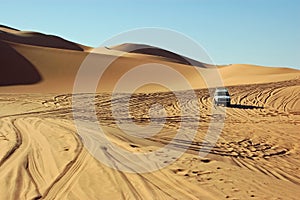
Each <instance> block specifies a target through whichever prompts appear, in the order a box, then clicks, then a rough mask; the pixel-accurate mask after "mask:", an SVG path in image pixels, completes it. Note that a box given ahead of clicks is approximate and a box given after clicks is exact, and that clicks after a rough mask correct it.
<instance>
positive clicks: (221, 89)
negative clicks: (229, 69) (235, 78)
mask: <svg viewBox="0 0 300 200" xmlns="http://www.w3.org/2000/svg"><path fill="white" fill-rule="evenodd" d="M216 91H226V92H227V91H228V90H227V89H226V88H217V89H216Z"/></svg>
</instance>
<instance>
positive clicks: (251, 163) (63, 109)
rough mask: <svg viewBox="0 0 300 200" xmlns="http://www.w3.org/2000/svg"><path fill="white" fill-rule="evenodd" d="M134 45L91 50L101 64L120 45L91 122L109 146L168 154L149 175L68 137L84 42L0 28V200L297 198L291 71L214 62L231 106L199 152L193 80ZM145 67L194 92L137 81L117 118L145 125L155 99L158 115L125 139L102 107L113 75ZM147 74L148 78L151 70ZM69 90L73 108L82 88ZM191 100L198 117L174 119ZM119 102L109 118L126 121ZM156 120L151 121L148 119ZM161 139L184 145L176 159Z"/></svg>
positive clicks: (200, 84) (73, 134)
mask: <svg viewBox="0 0 300 200" xmlns="http://www.w3.org/2000/svg"><path fill="white" fill-rule="evenodd" d="M136 45H138V44H123V45H118V46H114V47H109V48H105V47H103V48H102V49H100V50H98V51H97V52H94V53H93V54H95V56H97V58H98V59H99V60H103V61H105V59H110V58H112V57H117V56H118V55H119V53H120V52H122V56H120V57H117V58H116V60H115V62H114V63H112V65H111V66H110V68H109V69H108V70H107V71H106V72H105V74H104V75H103V77H102V78H101V80H100V82H99V86H98V88H97V94H96V97H95V102H96V111H97V117H98V118H97V119H98V122H99V124H100V126H101V127H102V129H103V130H104V132H105V135H106V136H107V138H108V139H109V140H110V141H111V142H112V143H114V144H116V145H117V146H119V147H121V148H123V149H124V150H126V151H128V152H132V153H141V152H143V153H147V152H155V153H156V154H157V155H158V156H160V157H161V159H163V160H164V159H165V161H166V162H169V161H170V160H172V162H170V164H169V165H167V166H166V167H164V168H162V169H159V170H157V171H153V172H149V173H128V172H124V171H120V170H116V169H113V168H111V167H109V166H106V165H105V164H103V163H102V162H101V161H99V160H97V159H95V158H94V157H93V155H92V154H91V152H89V151H88V150H87V149H86V147H85V145H84V141H83V139H82V137H81V136H80V135H79V134H78V131H77V128H76V126H75V124H74V120H73V119H74V116H73V109H72V91H73V84H74V80H75V76H76V73H77V71H78V69H79V67H80V65H81V63H82V62H83V61H84V59H85V58H86V57H87V56H88V55H89V53H90V52H91V51H92V48H90V47H86V46H83V45H79V44H75V43H72V42H69V41H67V40H64V39H62V38H59V37H56V36H49V35H45V34H41V33H33V32H26V31H19V30H17V29H12V28H9V27H4V26H1V27H0V63H1V68H0V72H1V73H0V108H1V111H0V188H1V189H0V199H298V196H299V195H300V145H299V144H300V143H299V141H300V135H299V128H300V98H299V96H300V71H299V70H296V69H289V68H273V67H263V66H254V65H245V64H232V65H228V66H219V67H218V71H219V73H220V75H221V77H222V79H223V82H224V84H225V85H226V87H227V88H228V89H229V92H230V94H231V97H232V101H231V103H232V104H231V106H230V107H228V108H224V107H220V108H215V109H218V110H219V111H220V112H222V113H225V114H226V118H225V121H224V127H223V129H222V132H221V134H220V137H219V138H218V140H217V142H216V144H215V145H214V146H212V147H211V150H210V151H209V149H210V146H209V145H210V144H208V143H205V142H203V140H204V137H205V134H206V133H207V130H208V127H209V124H210V123H213V122H214V119H215V118H216V117H218V116H215V115H213V114H212V109H213V108H214V107H213V105H212V99H211V97H210V96H209V93H208V90H207V89H206V85H205V81H204V80H203V78H201V76H199V74H197V73H195V68H194V67H192V66H191V65H190V64H189V62H187V63H186V60H185V59H183V60H181V58H182V57H180V56H179V57H178V55H177V54H172V52H169V51H166V50H162V49H156V48H155V49H154V50H153V51H150V50H151V49H153V48H149V49H150V50H149V49H147V50H145V51H138V52H136V51H134V52H131V49H135V48H136ZM146 63H159V64H163V65H168V66H170V67H171V68H173V69H175V70H177V71H178V72H180V73H181V74H182V75H183V76H184V77H185V78H186V79H187V80H188V81H189V82H190V84H191V87H192V88H193V90H194V91H195V94H196V95H197V98H196V99H189V95H188V89H190V88H187V89H186V90H185V89H184V88H181V86H180V85H178V88H179V90H178V91H177V92H178V93H180V94H182V96H184V97H186V101H184V103H183V104H180V105H179V103H178V101H177V99H176V97H175V96H174V94H173V93H172V92H171V91H168V90H167V89H166V88H164V87H157V85H155V84H153V85H150V86H147V87H141V88H139V89H138V90H137V91H136V92H135V93H134V94H132V95H130V118H128V119H127V118H125V119H124V118H122V122H124V121H125V122H126V121H128V125H130V121H131V120H133V121H134V122H135V124H138V125H142V126H143V125H147V124H148V123H149V122H150V121H151V117H150V116H149V113H148V111H149V108H150V107H151V105H152V104H155V103H159V104H161V105H162V106H163V107H164V109H165V111H166V115H167V118H166V121H165V123H164V125H163V129H162V130H161V131H160V132H159V133H157V134H155V135H152V136H149V137H144V138H141V137H134V136H132V135H127V134H125V133H124V132H123V131H122V130H121V129H120V128H119V127H118V126H117V124H116V121H118V120H119V119H118V118H115V116H113V115H112V111H111V106H114V105H115V106H116V107H117V108H118V106H119V107H120V106H121V107H122V105H123V102H124V101H125V100H124V94H125V93H126V92H128V91H126V87H125V89H124V91H123V92H124V94H121V93H120V94H117V98H116V99H113V101H112V96H111V91H112V90H113V88H114V84H115V83H116V82H117V81H118V80H119V79H120V77H122V75H123V74H124V73H126V72H127V71H129V70H130V69H132V68H134V67H135V66H138V65H142V64H146ZM197 63H198V64H197V69H198V70H200V71H201V70H202V71H203V72H205V71H206V70H210V65H208V64H205V63H201V62H198V61H197ZM154 72H155V71H154ZM154 72H153V74H151V73H150V74H149V76H155V73H154ZM88 78H89V77H87V80H88ZM166 79H168V77H167V76H166ZM132 81H134V80H132ZM168 81H169V83H170V84H173V85H175V86H176V84H177V83H176V82H172V80H168ZM128 84H130V83H128ZM125 85H126V84H125ZM80 95H81V98H82V104H81V105H80V106H82V108H84V107H86V104H85V99H86V98H87V96H88V94H84V93H82V94H80ZM196 106H199V108H200V111H201V112H200V120H195V118H194V117H193V116H184V118H180V113H181V110H182V109H186V108H189V109H196ZM121 107H120V108H118V111H119V113H118V116H122V117H123V116H127V115H126V113H123V112H125V111H124V109H122V108H121ZM83 116H85V115H84V113H83ZM160 117H161V116H160V115H157V116H156V118H155V119H156V120H157V121H158V122H159V120H160ZM182 120H184V122H186V123H187V124H189V126H188V127H187V128H186V129H185V132H186V133H187V134H188V133H190V132H193V131H194V130H195V127H196V130H197V134H196V136H195V137H194V138H193V139H192V141H190V142H191V144H189V141H185V140H174V139H173V136H174V134H175V133H176V131H177V130H178V128H179V127H180V125H181V124H180V123H181V122H182ZM82 121H91V119H89V118H88V117H87V118H83V119H82ZM125 125H126V124H125ZM89 131H92V130H87V132H89ZM135 134H138V135H140V136H143V134H146V133H143V132H137V133H135ZM166 144H172V146H173V147H174V148H176V149H188V150H187V151H186V152H185V153H184V154H183V155H182V156H181V157H179V158H175V157H174V158H170V157H168V155H165V154H164V153H162V152H160V151H159V149H160V148H162V147H164V145H166ZM99 148H101V147H99ZM206 150H207V151H208V152H207V153H209V154H208V155H207V156H206V157H205V158H203V157H199V155H198V154H199V151H206ZM103 151H106V150H105V149H103ZM110 151H113V150H110ZM111 153H112V152H109V151H107V152H106V154H105V155H106V156H107V159H109V160H111V162H119V163H121V164H124V166H125V165H126V164H127V163H128V162H131V161H130V160H128V158H126V157H125V158H124V157H123V158H122V160H120V159H119V158H120V157H113V156H111V155H112V154H111ZM160 154H161V155H160ZM126 159H127V160H126Z"/></svg>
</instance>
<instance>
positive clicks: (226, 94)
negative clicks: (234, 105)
mask: <svg viewBox="0 0 300 200" xmlns="http://www.w3.org/2000/svg"><path fill="white" fill-rule="evenodd" d="M217 96H229V93H228V92H227V91H220V92H217Z"/></svg>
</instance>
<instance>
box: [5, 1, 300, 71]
mask: <svg viewBox="0 0 300 200" xmlns="http://www.w3.org/2000/svg"><path fill="white" fill-rule="evenodd" d="M0 20H1V21H0V23H1V24H4V25H7V26H11V27H15V28H18V29H23V30H34V31H39V32H43V33H48V34H54V35H59V36H61V37H64V38H66V39H68V40H71V41H75V42H79V43H82V44H85V45H90V46H94V47H97V46H99V45H100V44H101V43H102V42H104V41H105V40H107V39H109V38H110V37H112V36H114V35H116V34H118V33H120V32H123V31H127V30H130V29H134V28H139V27H163V28H169V29H173V30H176V31H179V32H181V33H183V34H185V35H187V36H189V37H191V38H193V39H194V40H195V41H197V42H198V43H199V44H201V45H202V46H203V47H204V48H205V49H206V50H207V51H208V53H209V55H210V56H211V57H212V59H213V60H214V62H215V63H217V64H230V63H250V64H259V65H267V66H283V67H296V68H299V69H300V1H298V0H177V1H176V0H161V1H159V0H152V1H150V0H131V1H129V0H127V1H125V0H123V1H122V0H119V1H114V0H112V1H96V0H85V1H84V0H81V1H80V0H52V1H42V0H25V1H16V0H10V1H9V0H2V1H1V12H0ZM187 56H188V55H187Z"/></svg>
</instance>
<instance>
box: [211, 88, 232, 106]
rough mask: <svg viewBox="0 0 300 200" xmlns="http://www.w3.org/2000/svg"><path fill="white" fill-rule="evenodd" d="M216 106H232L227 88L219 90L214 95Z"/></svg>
mask: <svg viewBox="0 0 300 200" xmlns="http://www.w3.org/2000/svg"><path fill="white" fill-rule="evenodd" d="M214 104H215V105H217V106H219V105H224V106H230V95H229V92H228V90H227V89H226V88H217V89H216V90H215V94H214Z"/></svg>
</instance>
